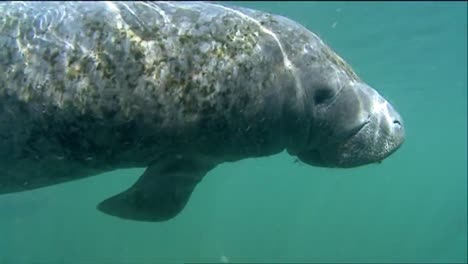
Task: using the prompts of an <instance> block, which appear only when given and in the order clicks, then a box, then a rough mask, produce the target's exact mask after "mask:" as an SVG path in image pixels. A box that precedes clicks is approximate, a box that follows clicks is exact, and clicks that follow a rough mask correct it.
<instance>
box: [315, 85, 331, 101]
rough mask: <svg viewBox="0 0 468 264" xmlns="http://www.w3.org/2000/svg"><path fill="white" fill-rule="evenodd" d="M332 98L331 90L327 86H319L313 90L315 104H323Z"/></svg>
mask: <svg viewBox="0 0 468 264" xmlns="http://www.w3.org/2000/svg"><path fill="white" fill-rule="evenodd" d="M331 98H333V90H332V89H330V88H327V87H320V88H318V89H317V90H316V91H315V94H314V102H315V104H323V103H325V102H327V101H328V100H330V99H331Z"/></svg>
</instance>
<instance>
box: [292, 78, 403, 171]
mask: <svg viewBox="0 0 468 264" xmlns="http://www.w3.org/2000/svg"><path fill="white" fill-rule="evenodd" d="M331 89H332V88H331ZM331 94H333V93H331ZM314 108H315V109H314V120H315V122H314V124H317V125H316V126H313V127H312V129H311V131H312V132H311V136H310V138H309V140H308V144H307V146H306V147H305V148H304V150H303V151H300V152H299V153H298V154H297V156H298V158H299V159H300V160H302V161H303V162H305V163H307V164H310V165H313V166H321V167H338V168H351V167H358V166H362V165H366V164H370V163H380V162H381V161H382V160H384V159H385V158H387V157H388V156H390V155H391V154H392V153H394V152H395V151H396V150H397V149H398V148H399V147H400V146H401V145H402V144H403V142H404V140H405V129H404V123H403V119H402V117H401V116H400V114H399V113H398V112H397V111H396V110H395V108H394V107H393V106H392V105H391V104H390V103H389V102H388V101H387V100H386V99H385V98H384V97H383V96H381V95H380V94H379V93H378V92H377V91H376V90H375V89H373V88H371V87H370V86H369V85H367V84H365V83H362V82H354V83H353V82H350V84H349V85H347V86H346V87H341V88H340V89H338V92H337V93H336V94H335V95H334V96H333V98H331V99H330V100H329V102H328V103H326V104H323V105H315V106H314Z"/></svg>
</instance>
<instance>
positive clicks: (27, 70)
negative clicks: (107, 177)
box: [0, 2, 404, 221]
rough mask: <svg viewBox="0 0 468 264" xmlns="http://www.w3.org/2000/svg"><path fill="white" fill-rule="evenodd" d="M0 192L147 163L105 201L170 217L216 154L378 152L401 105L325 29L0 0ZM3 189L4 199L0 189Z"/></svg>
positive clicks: (263, 17) (205, 11)
mask: <svg viewBox="0 0 468 264" xmlns="http://www.w3.org/2000/svg"><path fill="white" fill-rule="evenodd" d="M0 46H1V49H0V194H2V193H3V194H5V193H12V192H19V191H24V190H31V189H35V188H40V187H44V186H49V185H53V184H58V183H61V182H66V181H71V180H76V179H79V178H83V177H87V176H92V175H96V174H99V173H102V172H105V171H109V170H114V169H119V168H129V167H147V169H146V171H145V173H144V174H143V175H142V176H141V177H140V179H139V180H138V181H137V182H136V183H135V184H134V185H133V186H132V187H131V188H129V189H128V190H127V191H124V192H122V193H121V194H118V195H116V196H114V197H111V198H109V199H107V200H105V201H104V202H102V203H101V204H100V205H99V206H98V208H99V209H100V210H101V211H103V212H105V213H108V214H110V215H114V216H117V217H121V218H126V219H132V220H139V221H164V220H168V219H171V218H172V217H174V216H175V215H177V214H178V213H179V212H180V211H181V210H182V209H183V208H184V206H185V204H186V203H187V201H188V199H189V197H190V195H191V193H192V191H193V189H194V188H195V186H196V184H197V183H198V182H199V181H200V180H201V179H202V178H203V176H204V175H205V174H206V173H207V172H208V171H209V170H211V169H213V168H214V167H215V166H217V165H218V164H221V163H223V162H233V161H237V160H241V159H245V158H249V157H260V156H268V155H273V154H277V153H279V152H281V151H283V150H287V152H288V153H289V154H291V155H295V156H297V157H298V158H299V159H300V160H301V161H303V162H305V163H307V164H310V165H313V166H322V167H338V168H349V167H356V166H361V165H366V164H370V163H374V162H380V161H381V160H383V159H385V158H386V157H387V156H389V155H390V154H391V153H393V152H394V151H395V150H396V149H397V148H398V147H399V146H400V145H401V144H402V142H403V140H404V132H403V123H402V120H401V118H400V116H399V115H398V113H397V112H396V111H395V110H394V109H393V107H392V106H391V105H390V104H389V103H388V102H387V101H386V100H385V99H384V98H382V97H381V96H380V95H379V94H378V93H377V92H376V91H375V90H374V89H372V88H370V87H369V86H368V85H367V84H365V83H364V82H363V81H361V80H360V79H359V78H358V77H357V76H356V74H355V73H354V72H353V71H352V69H351V68H350V67H349V66H348V65H347V64H346V63H345V62H344V61H343V60H342V59H341V58H340V57H338V55H336V54H335V53H334V52H333V51H332V50H331V49H330V48H328V47H327V46H326V45H325V44H324V43H323V42H322V41H321V40H320V39H319V38H318V37H317V36H316V35H314V34H313V33H311V32H310V31H308V30H307V29H306V28H304V27H302V26H300V25H298V24H297V23H295V22H293V21H291V20H289V19H286V18H284V17H281V16H275V15H270V14H267V13H263V12H258V11H254V10H248V9H242V8H234V7H227V6H221V5H217V4H211V3H194V2H191V3H182V2H174V3H169V2H165V3H139V2H126V3H120V2H113V3H106V2H95V3H91V2H83V3H78V2H62V3H60V2H59V3H54V2H27V3H22V2H2V3H0ZM0 202H1V200H0Z"/></svg>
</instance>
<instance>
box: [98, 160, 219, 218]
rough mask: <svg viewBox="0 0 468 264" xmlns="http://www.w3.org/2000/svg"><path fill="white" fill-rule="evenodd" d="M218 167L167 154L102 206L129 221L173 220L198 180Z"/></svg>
mask: <svg viewBox="0 0 468 264" xmlns="http://www.w3.org/2000/svg"><path fill="white" fill-rule="evenodd" d="M214 167H215V164H214V163H211V162H207V161H203V160H201V159H195V158H191V157H182V156H172V155H171V156H166V157H165V158H162V159H158V161H156V162H154V163H153V164H151V165H150V166H149V167H148V168H147V169H146V171H145V172H144V173H143V175H142V176H141V177H140V178H139V179H138V180H137V182H136V183H135V184H134V185H133V186H132V187H130V188H129V189H127V190H126V191H124V192H122V193H119V194H117V195H115V196H113V197H110V198H108V199H106V200H104V201H103V202H101V203H100V204H99V205H98V209H99V210H100V211H101V212H104V213H106V214H109V215H113V216H116V217H120V218H124V219H129V220H136V221H150V222H159V221H166V220H169V219H171V218H173V217H174V216H176V215H177V214H179V213H180V212H181V211H182V209H183V208H184V207H185V205H186V204H187V201H188V200H189V198H190V195H191V194H192V192H193V190H194V188H195V186H196V185H197V183H199V182H200V180H201V179H202V178H203V176H205V174H206V173H207V172H208V171H209V170H211V169H212V168H214Z"/></svg>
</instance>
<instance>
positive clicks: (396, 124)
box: [393, 120, 401, 127]
mask: <svg viewBox="0 0 468 264" xmlns="http://www.w3.org/2000/svg"><path fill="white" fill-rule="evenodd" d="M393 124H394V125H395V126H397V127H401V123H400V121H399V120H393Z"/></svg>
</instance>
